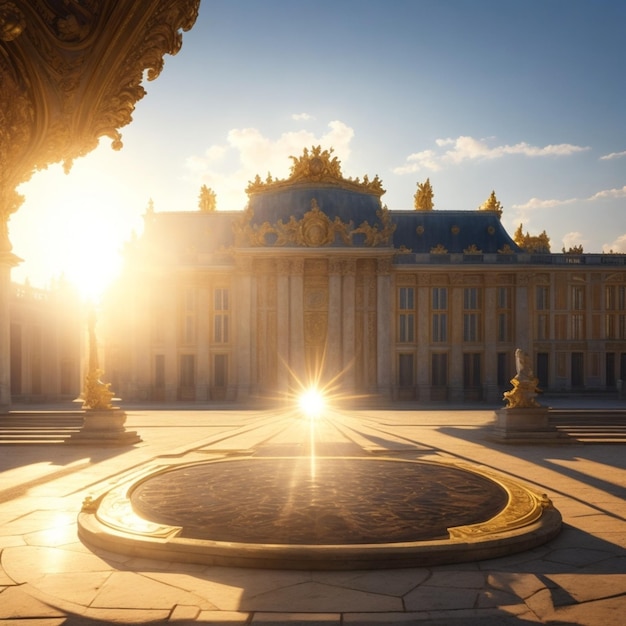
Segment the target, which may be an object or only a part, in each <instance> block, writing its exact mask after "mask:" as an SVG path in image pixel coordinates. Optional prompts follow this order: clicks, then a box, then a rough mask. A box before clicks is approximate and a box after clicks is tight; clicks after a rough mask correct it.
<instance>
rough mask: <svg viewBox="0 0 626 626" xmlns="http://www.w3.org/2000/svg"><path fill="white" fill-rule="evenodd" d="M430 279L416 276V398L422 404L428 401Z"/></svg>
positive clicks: (425, 275)
mask: <svg viewBox="0 0 626 626" xmlns="http://www.w3.org/2000/svg"><path fill="white" fill-rule="evenodd" d="M429 279H430V277H429V276H428V275H427V274H423V273H420V274H418V275H417V280H418V287H417V290H416V294H415V297H416V302H417V363H416V368H417V396H418V398H419V400H420V401H422V402H429V401H430V358H429V350H428V346H429V345H430V286H429V285H430V280H429Z"/></svg>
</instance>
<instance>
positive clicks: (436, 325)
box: [432, 287, 448, 342]
mask: <svg viewBox="0 0 626 626" xmlns="http://www.w3.org/2000/svg"><path fill="white" fill-rule="evenodd" d="M447 309H448V289H447V288H446V287H434V288H433V290H432V311H433V313H432V340H433V342H445V341H448V314H447V313H446V311H447Z"/></svg>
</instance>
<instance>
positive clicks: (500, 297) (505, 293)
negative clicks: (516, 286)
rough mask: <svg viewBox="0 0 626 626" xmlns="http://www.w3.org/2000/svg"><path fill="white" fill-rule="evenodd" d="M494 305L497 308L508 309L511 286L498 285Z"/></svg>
mask: <svg viewBox="0 0 626 626" xmlns="http://www.w3.org/2000/svg"><path fill="white" fill-rule="evenodd" d="M496 297H497V300H496V307H497V308H498V309H510V308H511V288H510V287H498V289H497V291H496Z"/></svg>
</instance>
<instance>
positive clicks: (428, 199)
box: [413, 178, 435, 211]
mask: <svg viewBox="0 0 626 626" xmlns="http://www.w3.org/2000/svg"><path fill="white" fill-rule="evenodd" d="M434 195H435V194H434V193H433V188H432V187H431V185H430V178H427V179H426V182H425V183H417V191H416V192H415V195H414V196H413V199H414V204H415V210H416V211H432V210H433V208H434V206H435V205H434V203H433V197H434Z"/></svg>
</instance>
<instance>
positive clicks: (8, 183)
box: [0, 0, 199, 251]
mask: <svg viewBox="0 0 626 626" xmlns="http://www.w3.org/2000/svg"><path fill="white" fill-rule="evenodd" d="M18 6H19V8H18ZM198 7H199V0H179V1H177V2H166V0H146V1H145V2H141V3H138V2H135V1H133V0H102V1H100V2H97V1H96V0H84V1H83V2H58V1H55V0H33V1H32V2H22V3H19V5H18V4H17V3H14V2H6V1H2V2H0V84H1V88H0V212H1V214H0V218H2V220H3V222H4V224H3V227H2V228H3V229H6V220H7V216H8V215H10V214H11V213H13V212H14V211H16V210H17V209H18V208H19V206H20V205H21V202H22V198H21V197H20V196H19V194H16V193H15V191H14V190H15V189H16V188H17V187H18V186H19V185H20V184H21V183H23V182H26V181H27V180H29V179H30V177H31V176H32V174H33V172H35V171H36V170H38V169H43V168H46V167H47V166H48V165H50V164H52V163H57V162H62V163H63V165H64V168H65V169H66V171H68V170H69V169H70V168H71V165H72V162H73V160H74V159H75V158H77V157H79V156H83V155H85V154H87V153H88V152H90V151H91V150H93V149H94V148H95V147H96V146H97V145H98V140H99V138H100V137H103V136H108V137H110V138H111V139H112V141H113V144H112V146H113V148H115V149H119V148H121V147H122V143H121V134H120V132H119V129H120V128H121V127H123V126H125V125H126V124H128V123H129V122H130V121H131V119H132V113H133V110H134V107H135V104H136V102H137V101H138V100H140V99H141V98H142V97H143V96H144V95H145V93H146V91H145V89H144V87H143V86H142V84H141V83H142V81H143V79H144V73H145V76H146V77H147V79H148V80H153V79H155V78H156V77H157V76H158V75H159V73H160V71H161V69H162V67H163V56H164V55H165V54H176V53H177V52H178V50H179V49H180V46H181V42H182V36H181V33H180V29H182V30H189V29H190V28H191V27H192V26H193V24H194V22H195V20H196V17H197V14H198ZM120 42H124V43H123V45H120ZM104 55H106V63H104V62H103V61H102V59H103V57H104ZM0 248H1V249H2V250H4V251H6V250H7V249H10V244H9V243H8V238H7V237H6V235H5V234H4V233H2V234H1V240H0Z"/></svg>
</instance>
